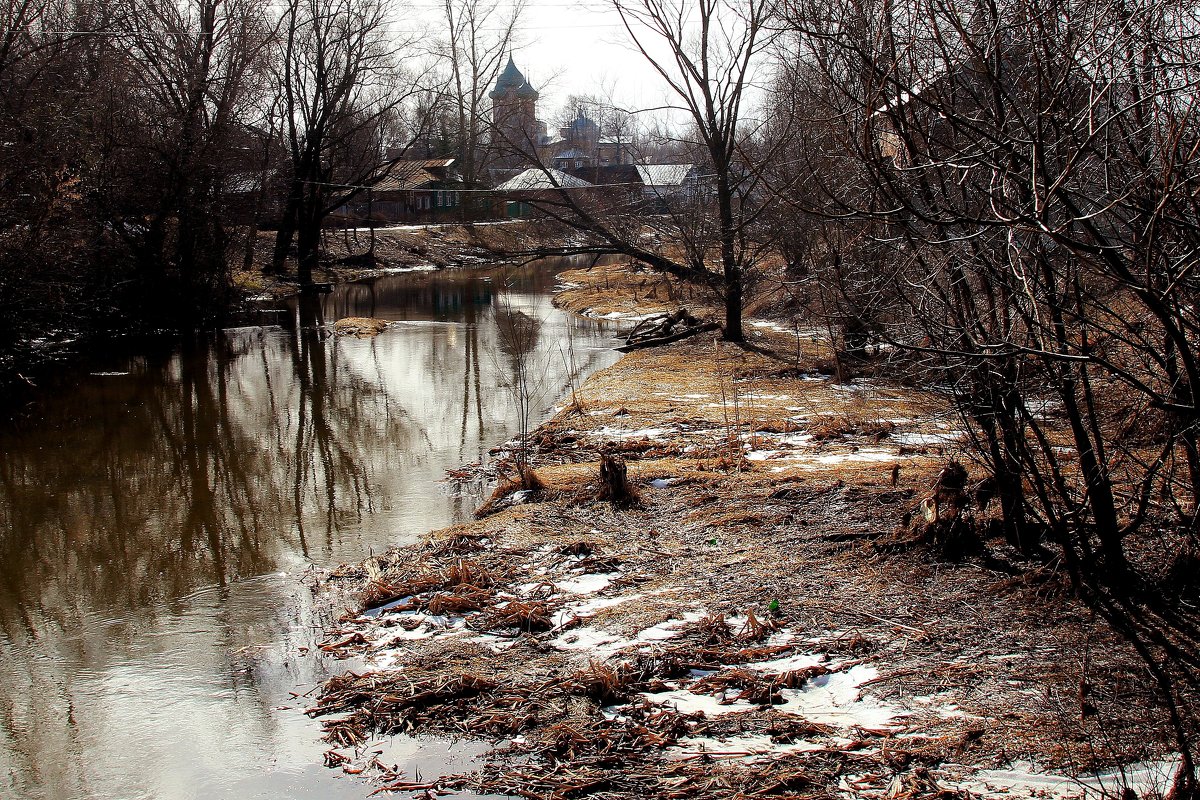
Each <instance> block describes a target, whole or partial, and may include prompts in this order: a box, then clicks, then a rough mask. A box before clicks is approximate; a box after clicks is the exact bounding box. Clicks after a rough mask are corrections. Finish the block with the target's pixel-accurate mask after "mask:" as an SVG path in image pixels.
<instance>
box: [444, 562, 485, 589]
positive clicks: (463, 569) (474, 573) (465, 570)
mask: <svg viewBox="0 0 1200 800" xmlns="http://www.w3.org/2000/svg"><path fill="white" fill-rule="evenodd" d="M496 581H497V576H496V575H494V574H493V573H492V572H491V570H489V569H488V568H487V567H485V566H483V565H482V564H480V563H478V562H476V561H467V560H466V559H462V558H460V559H457V560H456V561H455V562H454V563H453V564H451V565H450V566H449V567H447V568H446V570H445V571H444V572H443V573H442V585H444V586H473V587H478V588H481V589H486V588H490V587H492V586H495V585H496Z"/></svg>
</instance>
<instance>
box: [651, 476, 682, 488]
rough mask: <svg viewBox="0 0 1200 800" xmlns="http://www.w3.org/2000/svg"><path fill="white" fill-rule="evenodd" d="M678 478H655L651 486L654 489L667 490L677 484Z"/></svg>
mask: <svg viewBox="0 0 1200 800" xmlns="http://www.w3.org/2000/svg"><path fill="white" fill-rule="evenodd" d="M677 480H679V479H678V478H655V479H654V480H652V481H650V483H649V485H650V487H651V488H654V489H666V488H667V487H668V486H670V485H671V484H673V483H675V482H676V481H677Z"/></svg>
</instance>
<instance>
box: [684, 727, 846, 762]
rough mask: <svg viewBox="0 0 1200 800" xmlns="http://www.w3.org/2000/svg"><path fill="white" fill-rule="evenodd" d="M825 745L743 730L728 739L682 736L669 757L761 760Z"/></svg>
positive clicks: (809, 750)
mask: <svg viewBox="0 0 1200 800" xmlns="http://www.w3.org/2000/svg"><path fill="white" fill-rule="evenodd" d="M826 749H828V748H827V746H826V745H824V744H821V743H819V742H810V741H806V740H801V741H798V742H790V743H780V742H774V741H772V740H771V737H770V736H766V735H763V734H756V733H744V734H741V735H740V736H729V737H727V738H725V739H716V738H713V737H711V736H689V737H687V738H685V739H680V740H679V742H678V743H677V744H675V745H673V746H672V747H671V748H670V749H669V750H668V758H689V757H693V756H708V757H710V758H738V759H743V760H746V761H761V760H764V759H768V758H774V757H776V756H782V755H787V754H789V753H812V752H816V751H820V750H826Z"/></svg>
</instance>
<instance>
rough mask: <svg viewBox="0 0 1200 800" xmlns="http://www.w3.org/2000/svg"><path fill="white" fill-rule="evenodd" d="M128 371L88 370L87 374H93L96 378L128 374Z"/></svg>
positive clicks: (117, 376)
mask: <svg viewBox="0 0 1200 800" xmlns="http://www.w3.org/2000/svg"><path fill="white" fill-rule="evenodd" d="M128 374H129V373H128V372H89V373H88V375H93V376H95V377H97V378H119V377H121V376H122V375H128Z"/></svg>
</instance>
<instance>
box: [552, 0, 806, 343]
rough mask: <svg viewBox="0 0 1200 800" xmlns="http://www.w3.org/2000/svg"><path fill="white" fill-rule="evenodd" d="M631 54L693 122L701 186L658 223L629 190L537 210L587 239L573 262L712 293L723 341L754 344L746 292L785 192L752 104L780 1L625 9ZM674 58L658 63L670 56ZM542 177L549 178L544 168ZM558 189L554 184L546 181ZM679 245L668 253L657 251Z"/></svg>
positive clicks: (645, 1)
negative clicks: (746, 328) (625, 266)
mask: <svg viewBox="0 0 1200 800" xmlns="http://www.w3.org/2000/svg"><path fill="white" fill-rule="evenodd" d="M614 5H615V8H616V9H617V11H618V13H619V14H620V16H621V19H622V21H623V24H624V26H625V30H626V33H627V34H628V37H629V40H630V41H631V43H632V45H633V47H634V48H635V49H636V50H637V51H638V52H639V53H640V54H641V55H642V56H643V58H645V59H646V61H647V63H648V64H650V66H651V67H652V68H653V69H654V70H655V72H656V73H657V74H658V75H659V76H660V77H661V78H662V80H663V81H664V82H665V83H666V85H667V87H668V88H669V90H670V92H671V96H672V99H673V103H674V105H673V106H672V108H673V109H674V110H675V111H677V112H680V113H682V114H683V115H684V116H685V118H686V119H687V121H688V126H687V129H686V131H685V132H684V133H682V134H680V137H681V138H683V139H685V140H686V141H687V143H688V145H690V147H691V149H692V150H693V152H696V153H697V154H698V155H699V156H700V157H702V159H703V161H702V162H701V163H700V164H698V165H697V172H698V173H699V176H698V180H696V181H694V182H693V183H692V185H691V188H690V190H689V191H687V192H680V193H679V194H678V195H676V196H675V197H673V198H670V202H661V201H665V200H668V198H665V197H664V198H655V200H657V201H660V202H656V203H654V211H655V212H657V213H654V214H653V215H651V216H648V212H647V208H646V207H645V206H643V205H639V204H638V203H636V202H631V197H630V192H628V191H614V192H604V191H601V192H595V191H590V190H586V191H575V190H571V189H569V188H568V189H565V190H563V191H559V192H550V193H543V194H542V195H541V196H540V197H539V198H536V199H534V200H533V201H532V202H533V204H534V205H536V206H537V207H538V208H539V209H541V210H542V211H543V212H544V213H545V214H548V215H549V216H551V217H553V218H555V219H557V220H559V221H560V222H563V223H565V224H567V225H569V226H570V227H572V228H574V229H576V230H578V231H582V232H584V233H586V234H587V235H588V237H589V238H588V242H587V244H585V245H581V246H578V247H572V248H569V251H570V252H576V253H579V252H614V251H615V252H618V253H623V254H626V255H629V256H632V257H633V258H635V259H638V260H640V261H642V262H643V263H645V264H647V265H648V266H649V267H651V268H652V269H655V270H658V271H661V272H665V273H668V274H670V275H674V276H675V277H678V278H681V279H683V280H685V281H689V282H692V283H694V284H698V285H700V286H703V287H706V288H708V289H711V290H712V291H714V292H715V293H716V295H717V296H718V298H719V300H720V302H721V304H722V305H723V307H724V316H725V325H724V336H725V338H726V339H728V340H730V341H741V340H743V339H744V333H743V330H742V305H743V297H744V294H745V290H746V286H747V282H748V281H749V280H750V279H751V278H753V277H754V274H755V271H756V269H757V268H758V267H759V266H760V264H761V263H762V261H763V260H764V258H765V256H766V255H768V254H769V253H771V252H773V247H774V245H773V243H771V242H769V241H766V240H764V239H763V238H762V235H763V234H764V233H766V232H767V231H768V230H769V229H768V228H766V227H764V226H761V225H760V223H761V222H762V221H763V214H764V210H765V209H766V208H767V207H768V206H769V205H770V203H771V202H772V199H773V194H774V193H775V192H778V191H779V190H780V189H782V188H784V187H779V186H775V185H772V184H770V183H768V182H767V181H766V180H765V178H766V175H765V169H766V166H767V164H769V163H770V161H771V159H772V158H773V157H774V155H775V152H776V151H777V149H778V147H779V141H769V140H767V139H765V138H763V137H762V135H761V134H762V133H763V132H764V130H765V128H764V126H763V124H762V122H761V121H757V120H754V119H752V115H751V113H750V110H751V109H750V105H751V101H750V99H749V97H748V94H749V93H750V92H751V90H752V86H753V79H754V76H755V70H756V69H757V68H758V66H759V63H758V62H759V57H760V56H761V55H762V54H763V53H764V52H765V50H766V49H767V48H768V47H769V46H770V44H771V43H772V41H773V40H774V39H775V38H776V36H777V32H776V30H775V29H774V28H772V27H770V26H769V24H768V23H769V22H770V21H771V19H772V15H773V14H774V10H775V7H774V4H773V3H772V2H771V1H770V0H745V1H742V0H701V2H699V3H690V2H682V0H642V1H641V2H626V1H625V0H616V2H615V3H614ZM664 50H665V52H666V53H667V56H666V57H662V58H660V57H659V56H658V55H657V54H658V53H659V52H662V51H664ZM543 169H544V170H548V168H547V167H544V166H543ZM546 174H547V175H548V176H549V177H550V178H551V180H554V176H553V175H551V174H550V173H549V172H548V171H547V173H546ZM663 242H666V243H669V245H670V246H668V247H660V246H659V243H663Z"/></svg>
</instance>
